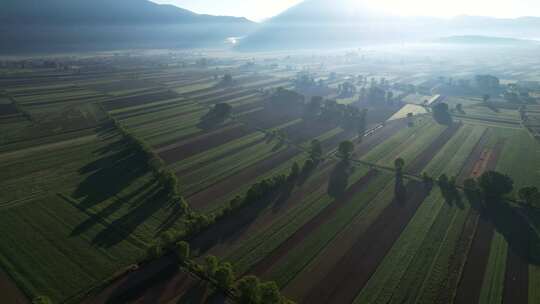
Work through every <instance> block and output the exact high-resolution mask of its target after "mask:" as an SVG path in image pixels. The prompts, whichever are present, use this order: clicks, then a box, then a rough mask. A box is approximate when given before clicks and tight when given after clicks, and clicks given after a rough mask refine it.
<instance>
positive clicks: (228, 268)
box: [215, 263, 234, 290]
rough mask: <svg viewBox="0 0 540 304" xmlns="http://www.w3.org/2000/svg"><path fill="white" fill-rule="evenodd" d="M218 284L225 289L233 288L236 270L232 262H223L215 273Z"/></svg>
mask: <svg viewBox="0 0 540 304" xmlns="http://www.w3.org/2000/svg"><path fill="white" fill-rule="evenodd" d="M215 278H216V281H217V283H218V285H219V286H220V287H221V288H223V289H227V290H228V289H231V287H232V284H233V282H234V270H233V267H232V265H231V264H230V263H221V264H220V265H219V266H218V268H217V269H216V274H215Z"/></svg>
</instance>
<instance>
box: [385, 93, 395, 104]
mask: <svg viewBox="0 0 540 304" xmlns="http://www.w3.org/2000/svg"><path fill="white" fill-rule="evenodd" d="M393 99H394V92H392V91H388V92H386V102H387V103H389V104H390V103H392V101H393Z"/></svg>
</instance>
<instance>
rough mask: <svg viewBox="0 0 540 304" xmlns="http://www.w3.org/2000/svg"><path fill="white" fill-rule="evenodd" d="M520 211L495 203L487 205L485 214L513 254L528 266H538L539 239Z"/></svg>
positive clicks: (504, 204) (500, 202)
mask: <svg viewBox="0 0 540 304" xmlns="http://www.w3.org/2000/svg"><path fill="white" fill-rule="evenodd" d="M520 211H523V209H521V208H520V207H514V206H510V205H509V204H508V203H507V202H503V201H497V202H494V203H492V204H490V205H489V207H488V208H487V212H486V213H487V215H488V216H489V218H490V220H491V222H492V223H493V225H494V226H495V229H496V230H497V231H498V232H499V233H501V234H502V235H503V236H504V237H505V239H506V241H507V242H508V246H509V248H510V249H511V250H512V251H513V252H514V253H516V254H517V255H518V256H520V257H521V258H522V259H524V260H525V261H527V262H528V263H529V264H533V265H540V238H539V236H538V234H537V233H536V231H535V230H534V229H533V227H531V225H530V224H529V222H528V221H527V220H526V219H525V218H524V217H523V215H522V214H521V213H522V212H520Z"/></svg>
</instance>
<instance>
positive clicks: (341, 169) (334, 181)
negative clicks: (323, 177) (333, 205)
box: [327, 160, 354, 198]
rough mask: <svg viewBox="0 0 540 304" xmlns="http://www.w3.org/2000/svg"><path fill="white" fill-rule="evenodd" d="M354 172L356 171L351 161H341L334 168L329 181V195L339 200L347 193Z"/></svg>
mask: <svg viewBox="0 0 540 304" xmlns="http://www.w3.org/2000/svg"><path fill="white" fill-rule="evenodd" d="M352 170H354V167H351V165H350V163H349V161H346V160H341V161H340V162H339V163H338V164H337V165H336V166H335V167H334V169H333V170H332V173H330V179H329V180H328V190H327V192H328V195H330V196H331V197H333V198H338V197H340V196H342V195H343V194H344V193H345V190H347V185H348V183H349V176H350V175H351V173H352Z"/></svg>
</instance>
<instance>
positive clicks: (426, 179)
mask: <svg viewBox="0 0 540 304" xmlns="http://www.w3.org/2000/svg"><path fill="white" fill-rule="evenodd" d="M422 182H423V183H424V187H425V188H426V189H431V187H432V186H433V177H431V176H429V175H428V174H427V172H423V173H422Z"/></svg>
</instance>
